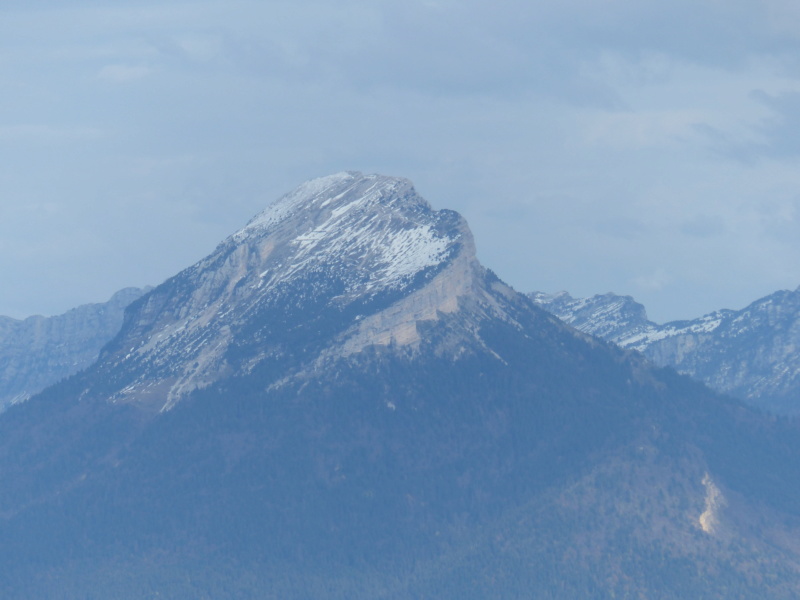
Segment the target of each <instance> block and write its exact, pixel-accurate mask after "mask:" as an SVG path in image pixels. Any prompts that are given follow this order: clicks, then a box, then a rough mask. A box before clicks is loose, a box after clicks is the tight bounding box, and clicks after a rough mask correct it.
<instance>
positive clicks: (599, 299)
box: [531, 288, 800, 413]
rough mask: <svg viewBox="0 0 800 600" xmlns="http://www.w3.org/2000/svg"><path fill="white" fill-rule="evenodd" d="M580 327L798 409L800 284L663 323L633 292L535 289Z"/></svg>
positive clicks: (730, 390) (718, 384) (712, 381)
mask: <svg viewBox="0 0 800 600" xmlns="http://www.w3.org/2000/svg"><path fill="white" fill-rule="evenodd" d="M531 298H532V299H533V300H534V302H536V303H537V304H538V305H539V306H541V307H542V308H544V309H546V310H548V311H550V312H552V313H553V314H554V315H556V316H557V317H559V318H560V319H562V320H563V321H565V322H567V323H569V324H570V325H572V326H574V327H575V328H577V329H579V330H580V331H583V332H585V333H589V334H591V335H596V336H598V337H600V338H603V339H605V340H608V341H611V342H614V343H615V344H618V345H620V346H622V347H623V348H632V349H634V350H639V351H640V352H643V353H644V354H645V355H646V356H647V357H648V358H650V359H651V360H652V361H653V362H654V363H656V364H657V365H660V366H670V367H674V368H675V369H677V370H678V371H680V372H681V373H686V374H687V375H691V376H692V377H695V378H696V379H700V380H701V381H703V382H705V383H706V384H708V385H709V386H711V387H712V388H714V389H716V390H718V391H720V392H724V393H726V394H731V395H734V396H737V397H739V398H742V399H744V400H746V401H748V402H750V403H751V404H754V405H756V406H760V407H763V408H767V409H770V410H774V411H778V412H784V413H798V412H800V353H798V351H797V349H798V348H800V288H798V289H797V290H795V291H793V292H790V291H787V290H784V291H779V292H776V293H774V294H771V295H769V296H766V297H765V298H761V299H760V300H756V301H755V302H753V303H752V304H750V305H749V306H747V307H746V308H744V309H742V310H719V311H715V312H713V313H710V314H707V315H705V316H703V317H700V318H698V319H694V320H691V321H673V322H670V323H665V324H663V325H659V324H657V323H653V322H652V321H649V320H648V319H647V315H646V313H645V310H644V307H643V306H642V305H641V304H638V303H636V302H634V301H633V299H632V298H631V297H629V296H617V295H615V294H605V295H598V296H593V297H591V298H572V297H571V296H570V295H569V294H567V293H566V292H562V293H560V294H555V295H549V294H542V293H535V294H531Z"/></svg>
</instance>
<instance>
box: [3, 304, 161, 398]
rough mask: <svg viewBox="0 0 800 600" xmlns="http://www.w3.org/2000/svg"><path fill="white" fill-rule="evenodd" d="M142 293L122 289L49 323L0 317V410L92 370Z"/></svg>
mask: <svg viewBox="0 0 800 600" xmlns="http://www.w3.org/2000/svg"><path fill="white" fill-rule="evenodd" d="M145 291H146V290H143V289H138V288H126V289H123V290H120V291H119V292H117V293H116V294H114V295H113V296H112V297H111V299H110V300H109V301H108V302H103V303H97V304H86V305H84V306H79V307H78V308H74V309H72V310H70V311H68V312H66V313H64V314H62V315H57V316H53V317H42V316H33V317H28V318H27V319H24V320H18V319H12V318H10V317H0V410H2V409H5V408H6V407H8V406H9V405H11V404H14V403H17V402H21V401H23V400H26V399H28V398H29V397H30V396H31V395H33V394H36V393H38V392H40V391H41V390H43V389H44V388H46V387H47V386H49V385H51V384H53V383H56V382H57V381H59V380H61V379H63V378H65V377H69V376H70V375H73V374H75V373H77V372H78V371H80V370H81V369H84V368H86V367H88V366H89V365H90V364H92V363H93V362H94V361H95V360H96V359H97V356H98V354H99V353H100V349H101V348H102V347H103V346H104V345H106V344H107V343H108V342H109V340H111V338H113V337H114V336H115V335H116V334H117V332H118V331H119V329H120V326H121V325H122V316H123V312H124V311H125V307H127V306H128V305H129V304H130V303H131V302H133V301H134V300H136V299H137V298H139V297H140V296H141V295H142V294H143V293H144V292H145Z"/></svg>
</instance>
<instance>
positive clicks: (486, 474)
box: [0, 173, 800, 600]
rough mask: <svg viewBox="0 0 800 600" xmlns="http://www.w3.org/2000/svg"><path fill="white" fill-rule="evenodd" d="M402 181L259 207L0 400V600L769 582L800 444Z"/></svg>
mask: <svg viewBox="0 0 800 600" xmlns="http://www.w3.org/2000/svg"><path fill="white" fill-rule="evenodd" d="M798 433H800V432H798V427H797V425H796V424H795V423H794V422H793V421H790V420H778V419H774V418H769V417H766V416H763V415H761V414H759V413H756V412H754V411H752V410H750V409H748V408H746V407H745V406H744V405H742V404H739V403H738V402H736V401H734V400H731V399H726V398H723V397H721V396H718V395H716V394H715V393H713V392H711V391H710V390H709V389H708V388H706V387H705V386H703V385H701V384H698V383H696V382H694V381H692V380H691V379H689V378H688V377H683V376H680V375H677V374H676V373H675V372H674V371H672V370H669V369H659V368H656V367H653V366H652V365H651V364H650V363H649V362H648V361H647V360H645V359H644V358H643V357H642V356H640V355H639V354H636V353H630V352H625V351H623V350H621V349H619V348H616V347H613V346H611V345H608V344H605V343H603V342H601V341H599V340H597V339H595V338H593V337H590V336H587V335H585V334H582V333H580V332H578V331H576V330H575V329H573V328H571V327H568V326H566V325H565V324H563V323H562V322H561V321H559V320H558V319H557V318H555V317H554V316H552V315H550V314H549V313H547V312H545V311H543V310H541V309H540V308H538V307H537V306H536V305H535V303H534V302H533V301H531V300H530V299H529V298H527V297H526V296H525V295H523V294H519V293H516V292H515V291H514V290H512V289H511V288H509V287H508V286H507V285H505V284H504V283H503V282H501V281H500V280H499V279H498V278H497V277H496V276H495V275H494V274H493V273H492V272H491V271H489V270H487V269H485V268H484V267H483V266H481V265H480V264H479V262H478V261H477V259H476V257H475V250H474V245H473V240H472V236H471V234H470V231H469V228H468V227H467V224H466V223H465V222H464V220H463V219H462V218H461V217H460V216H459V215H458V214H456V213H454V212H452V211H447V210H441V211H434V210H432V209H431V207H430V206H429V205H428V204H427V202H425V201H424V200H423V199H422V198H421V197H419V195H417V193H416V192H415V190H414V188H413V186H412V185H411V184H410V183H409V182H408V181H406V180H403V179H397V178H392V177H384V176H377V175H362V174H360V173H340V174H337V175H334V176H330V177H325V178H322V179H318V180H313V181H311V182H308V183H306V184H304V185H302V186H301V187H300V188H298V189H297V190H295V191H294V192H292V193H290V194H288V195H287V196H285V197H283V198H281V199H280V200H278V202H276V203H275V204H273V205H271V206H270V207H268V208H267V209H266V210H265V211H264V212H263V213H261V214H260V215H257V216H256V217H255V218H254V219H253V220H252V221H251V222H250V223H249V224H248V225H246V226H245V227H244V228H243V229H241V230H240V231H238V232H236V233H234V234H233V235H232V236H230V237H229V238H228V239H226V240H224V241H223V242H222V243H221V244H220V245H219V246H218V247H217V248H216V250H214V252H213V253H212V254H211V255H209V256H208V257H207V258H206V259H204V260H202V261H200V262H199V263H197V264H196V265H194V266H192V267H190V268H188V269H186V270H184V271H183V272H181V273H179V274H177V275H176V276H174V277H172V278H171V279H169V280H167V281H165V282H164V283H163V284H161V285H160V286H158V287H156V288H155V289H153V290H152V291H150V292H149V293H147V294H145V295H143V296H142V297H141V298H139V299H138V300H136V301H134V302H133V303H132V304H131V305H130V306H129V308H128V309H127V310H126V312H125V317H124V322H123V325H122V327H121V329H120V332H119V334H118V335H117V336H116V337H115V338H114V339H113V340H112V341H111V342H110V343H109V344H107V345H106V346H105V347H104V349H103V350H102V352H101V353H100V356H99V358H98V360H97V362H96V363H95V364H93V365H92V366H90V367H89V368H87V369H85V370H83V371H81V372H80V373H77V374H76V375H74V376H73V377H71V378H69V379H68V380H66V381H64V382H62V383H59V384H57V385H55V386H52V387H50V388H48V389H47V390H45V391H44V392H43V393H41V394H39V395H38V396H36V397H34V398H31V399H30V400H29V401H28V402H25V403H21V404H17V405H14V406H13V407H11V408H10V409H9V410H8V411H6V413H5V414H3V415H2V417H0V481H2V482H3V485H2V486H0V564H2V565H3V568H2V569H0V594H2V597H3V598H108V597H113V598H119V599H126V598H143V597H168V598H178V599H182V598H187V599H189V598H191V599H195V598H215V599H219V598H223V599H224V598H237V599H241V598H254V599H255V598H259V599H263V598H276V599H277V598H281V599H298V600H300V599H307V598H315V599H322V600H325V599H334V598H342V599H344V598H347V599H362V598H363V599H367V598H369V599H374V598H386V599H397V600H400V599H412V598H440V599H454V600H455V599H458V600H462V599H467V600H469V599H478V598H480V599H484V598H503V599H508V598H537V599H538V598H599V599H602V598H626V597H627V598H634V597H636V598H638V597H646V598H700V597H702V598H725V599H729V598H753V597H759V598H776V599H777V598H787V599H788V598H795V597H797V594H798V591H800V548H798V546H797V544H796V542H795V540H796V539H798V538H797V534H798V532H800V488H799V487H798V485H797V482H798V481H800V435H798Z"/></svg>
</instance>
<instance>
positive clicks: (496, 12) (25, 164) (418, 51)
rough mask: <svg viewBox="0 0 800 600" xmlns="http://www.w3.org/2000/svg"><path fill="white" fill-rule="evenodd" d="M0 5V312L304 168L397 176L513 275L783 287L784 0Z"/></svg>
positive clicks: (78, 291)
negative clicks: (462, 225)
mask: <svg viewBox="0 0 800 600" xmlns="http://www.w3.org/2000/svg"><path fill="white" fill-rule="evenodd" d="M121 4H122V3H118V2H109V1H106V0H93V1H89V0H86V1H82V2H81V1H74V0H60V1H59V2H54V1H38V2H37V1H36V0H28V1H26V2H18V1H16V0H6V1H5V2H4V3H3V6H2V7H0V40H2V41H0V86H1V87H0V91H2V93H0V185H1V186H2V187H0V189H2V193H3V197H2V200H0V281H2V288H1V289H2V294H0V314H5V315H10V316H15V317H22V316H26V315H28V314H33V313H43V314H54V313H58V312H62V311H64V310H67V309H68V308H71V307H73V306H76V305H78V304H81V303H85V302H92V301H101V300H104V299H106V298H107V297H109V296H110V295H111V294H112V293H113V292H114V291H116V290H117V289H119V288H122V287H125V286H128V285H145V284H157V283H159V282H161V281H162V280H164V279H165V278H167V277H168V276H170V275H172V274H174V273H175V272H177V271H178V270H180V269H182V268H183V267H186V266H188V265H189V264H191V263H192V262H194V261H195V260H197V259H199V258H201V257H202V256H204V255H206V254H207V253H209V252H210V251H211V250H213V248H214V247H215V245H216V244H217V243H218V242H219V241H220V240H221V239H222V238H224V237H225V236H227V235H228V234H229V233H231V232H232V231H234V230H236V229H238V228H239V227H240V226H242V225H243V224H244V223H245V222H246V221H247V220H248V219H249V218H250V217H251V216H252V215H253V214H255V213H256V212H258V211H259V210H261V209H262V208H263V207H264V206H265V205H266V204H268V203H269V202H271V201H272V200H274V199H275V198H276V197H278V196H279V195H280V194H282V193H284V192H286V191H288V190H290V189H291V188H293V187H295V186H296V185H297V184H299V183H301V182H302V181H304V180H306V179H309V178H312V177H315V176H319V175H325V174H328V173H331V172H335V171H339V170H343V169H354V170H361V171H365V172H380V173H385V174H389V175H398V176H404V177H408V178H410V179H411V180H413V181H414V182H415V184H416V186H417V189H418V191H419V192H420V193H421V194H422V195H423V196H425V197H426V198H427V199H428V200H429V201H430V202H431V204H433V205H434V207H436V208H452V209H455V210H458V211H459V212H461V213H462V214H464V216H465V217H466V218H467V219H468V221H469V223H470V225H471V227H472V229H473V232H474V233H475V236H476V240H477V244H478V251H479V255H480V257H481V259H482V261H483V263H484V264H485V265H486V266H489V267H491V268H492V269H494V270H495V271H496V272H497V273H498V274H499V275H500V276H501V277H502V278H504V279H505V280H506V281H508V282H509V283H511V284H512V285H513V286H514V287H516V288H517V289H519V290H521V291H533V290H539V291H549V292H554V291H558V290H561V289H566V290H569V291H570V292H571V293H573V295H589V294H593V293H602V292H607V291H614V292H617V293H621V294H630V295H633V296H634V297H636V298H637V299H638V300H640V301H641V302H643V303H644V304H645V305H646V306H647V307H648V310H649V313H650V315H651V317H652V318H654V319H656V320H659V321H663V320H667V319H675V318H688V317H693V316H698V315H700V314H702V313H704V312H708V311H710V310H713V309H716V308H722V307H728V308H739V307H741V306H744V305H745V304H747V303H748V302H750V301H752V300H755V299H756V298H758V297H759V296H762V295H765V294H767V293H769V292H772V291H774V290H777V289H781V288H791V289H794V288H795V287H797V285H798V284H800V260H799V259H800V168H798V167H800V137H798V126H800V5H798V4H797V3H796V2H789V1H783V0H782V1H777V0H772V1H770V0H761V1H756V0H738V1H737V0H728V1H726V2H721V1H718V0H692V1H691V2H689V1H683V0H674V1H673V2H670V3H665V2H653V1H649V0H560V1H555V0H543V1H537V2H533V3H532V2H530V1H521V0H511V1H509V2H502V3H499V4H498V3H489V2H477V1H470V0H459V1H450V0H425V1H423V0H404V1H402V2H400V1H388V0H387V1H382V0H370V1H367V0H363V1H355V0H341V1H340V2H337V3H332V2H311V1H305V0H294V1H292V2H271V1H264V0H261V1H259V2H246V1H236V0H226V1H225V2H222V1H217V0H209V1H193V2H170V1H164V0H159V1H158V2H155V1H153V2H150V1H146V0H133V1H128V2H126V3H124V6H122V7H120V5H121Z"/></svg>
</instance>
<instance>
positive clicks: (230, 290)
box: [87, 172, 520, 410]
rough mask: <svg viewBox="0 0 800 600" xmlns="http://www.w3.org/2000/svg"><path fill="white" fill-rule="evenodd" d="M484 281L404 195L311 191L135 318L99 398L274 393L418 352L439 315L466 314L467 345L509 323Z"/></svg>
mask: <svg viewBox="0 0 800 600" xmlns="http://www.w3.org/2000/svg"><path fill="white" fill-rule="evenodd" d="M487 278H488V279H490V278H489V277H488V275H487V272H486V271H485V269H483V267H481V266H480V264H479V263H478V261H477V259H476V257H475V247H474V243H473V240H472V235H471V233H470V231H469V228H468V227H467V224H466V222H465V221H464V219H463V218H462V217H461V216H460V215H458V214H457V213H455V212H453V211H448V210H441V211H435V210H433V209H432V208H431V207H430V206H429V205H428V203H427V202H426V201H425V200H423V199H422V198H421V197H420V196H419V195H418V194H417V193H416V191H415V190H414V188H413V186H412V184H411V183H410V182H409V181H407V180H405V179H400V178H394V177H386V176H381V175H363V174H361V173H355V172H346V173H339V174H336V175H332V176H329V177H323V178H320V179H315V180H312V181H309V182H307V183H305V184H303V185H301V186H300V187H299V188H297V189H296V190H294V191H293V192H291V193H289V194H287V195H286V196H284V197H282V198H280V199H279V200H278V201H277V202H275V203H274V204H273V205H271V206H269V207H268V208H267V209H266V210H265V211H263V212H262V213H260V214H259V215H257V216H256V217H255V218H253V219H252V220H251V221H250V222H249V223H248V224H247V225H246V226H245V227H243V228H242V229H241V230H239V231H237V232H236V233H234V234H233V235H231V236H230V237H229V238H228V239H226V240H225V241H223V242H222V243H221V244H220V245H219V246H218V247H217V249H216V250H215V251H214V252H213V253H212V254H211V255H210V256H208V257H207V258H205V259H204V260H202V261H200V262H199V263H197V264H196V265H194V266H192V267H190V268H188V269H186V270H185V271H183V272H182V273H180V274H178V275H177V276H175V277H173V278H172V279H170V280H168V281H166V282H165V283H164V284H162V285H160V286H158V287H157V288H155V289H154V290H153V291H152V292H151V293H149V294H148V295H146V296H145V297H143V298H142V299H141V300H140V301H139V302H137V303H136V304H135V305H134V307H133V309H132V310H131V312H130V313H129V314H128V316H127V318H126V321H125V324H124V326H123V328H122V333H121V335H120V337H119V338H118V339H116V340H115V341H114V343H113V344H112V345H110V346H109V347H108V348H107V349H106V351H105V352H104V355H103V356H102V358H101V366H100V369H101V370H105V372H106V377H105V380H106V381H108V382H109V385H110V387H109V388H108V389H105V390H103V393H104V394H106V395H109V396H110V397H111V398H112V399H113V401H115V402H134V403H139V404H142V405H147V406H150V407H152V408H158V409H160V410H165V409H169V408H170V407H172V406H173V405H174V404H175V403H176V402H177V401H178V400H180V399H181V398H182V397H185V396H186V395H187V394H188V393H191V392H192V391H194V390H196V389H199V388H204V387H206V386H208V385H210V384H211V383H213V382H215V381H218V380H220V379H222V378H225V377H227V376H229V375H230V374H232V373H243V372H245V373H250V372H252V371H253V370H259V369H261V370H272V371H274V376H270V377H271V381H272V383H274V384H279V383H280V382H281V381H287V378H288V379H292V378H296V377H303V376H304V373H308V372H311V371H314V370H315V369H318V368H319V367H320V365H321V364H322V363H324V362H326V361H331V360H337V359H341V358H346V357H348V356H351V355H354V354H357V353H359V352H361V351H362V350H364V349H365V348H368V347H369V348H372V347H391V348H395V349H398V350H399V349H402V351H404V352H414V351H415V349H416V348H417V347H418V346H419V344H420V342H421V340H422V337H421V333H420V330H419V324H420V323H423V322H429V321H436V320H437V319H439V318H440V317H441V316H443V315H451V314H454V313H463V319H462V321H463V322H462V330H463V333H464V335H467V336H469V335H471V334H470V333H469V331H470V330H471V329H474V328H471V327H470V325H469V322H470V320H473V321H474V320H475V319H479V318H480V317H481V316H482V315H483V316H486V315H492V316H496V317H500V318H503V319H505V320H507V321H512V320H513V319H512V318H511V317H510V316H509V314H510V313H509V311H508V310H507V308H505V304H507V303H508V302H509V300H508V299H507V298H506V299H504V298H505V297H506V296H508V297H512V296H515V294H509V293H508V292H507V291H503V290H502V289H501V288H502V287H503V286H499V287H498V286H497V285H494V286H493V285H490V284H489V283H487V281H488V279H487ZM515 301H516V302H519V301H520V299H519V298H516V299H515ZM474 341H477V340H474ZM447 343H448V344H450V345H451V346H452V347H455V346H459V347H461V346H463V344H461V345H459V344H458V343H457V342H456V341H454V340H452V339H451V340H449V341H448V342H447ZM477 343H478V344H480V342H479V341H477ZM442 351H445V350H444V349H443V350H442ZM87 393H91V390H87Z"/></svg>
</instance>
